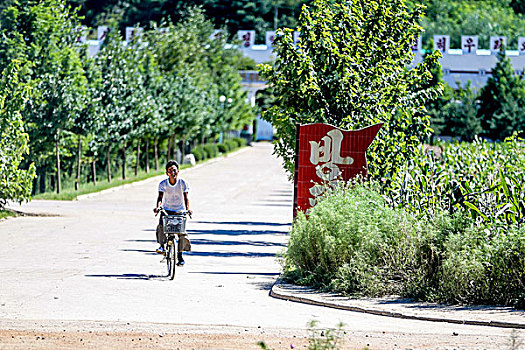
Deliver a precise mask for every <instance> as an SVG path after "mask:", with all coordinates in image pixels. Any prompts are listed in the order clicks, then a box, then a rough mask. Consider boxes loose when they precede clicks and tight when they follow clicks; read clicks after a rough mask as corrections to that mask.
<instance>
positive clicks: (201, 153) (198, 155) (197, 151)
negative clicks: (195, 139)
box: [191, 146, 207, 162]
mask: <svg viewBox="0 0 525 350" xmlns="http://www.w3.org/2000/svg"><path fill="white" fill-rule="evenodd" d="M191 153H193V155H194V156H195V160H196V161H197V162H200V161H203V160H206V158H207V154H206V151H205V150H204V149H203V148H202V146H197V147H195V148H194V149H193V150H192V151H191Z"/></svg>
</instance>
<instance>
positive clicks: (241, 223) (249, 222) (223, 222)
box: [195, 221, 292, 226]
mask: <svg viewBox="0 0 525 350" xmlns="http://www.w3.org/2000/svg"><path fill="white" fill-rule="evenodd" d="M195 223H199V224H216V225H248V226H292V224H290V223H281V222H264V221H195Z"/></svg>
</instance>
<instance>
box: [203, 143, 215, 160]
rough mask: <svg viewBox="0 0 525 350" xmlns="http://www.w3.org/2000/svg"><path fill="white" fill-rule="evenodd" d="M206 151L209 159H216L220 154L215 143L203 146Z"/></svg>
mask: <svg viewBox="0 0 525 350" xmlns="http://www.w3.org/2000/svg"><path fill="white" fill-rule="evenodd" d="M202 148H203V149H204V151H205V152H206V155H207V156H208V158H215V157H217V155H218V154H219V149H218V148H217V145H216V144H214V143H207V144H205V145H203V146H202Z"/></svg>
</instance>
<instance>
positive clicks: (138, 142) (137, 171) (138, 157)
mask: <svg viewBox="0 0 525 350" xmlns="http://www.w3.org/2000/svg"><path fill="white" fill-rule="evenodd" d="M139 164H140V139H138V140H137V161H136V163H135V176H137V175H138V174H139Z"/></svg>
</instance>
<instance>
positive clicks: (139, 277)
mask: <svg viewBox="0 0 525 350" xmlns="http://www.w3.org/2000/svg"><path fill="white" fill-rule="evenodd" d="M84 276H85V277H106V278H116V279H118V280H145V281H149V280H159V279H165V278H166V276H162V275H145V274H136V273H124V274H122V275H84Z"/></svg>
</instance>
